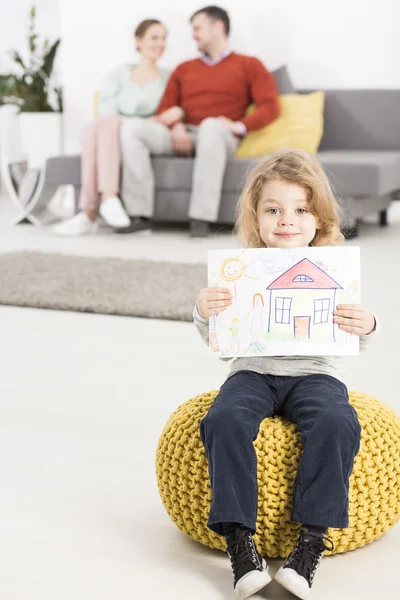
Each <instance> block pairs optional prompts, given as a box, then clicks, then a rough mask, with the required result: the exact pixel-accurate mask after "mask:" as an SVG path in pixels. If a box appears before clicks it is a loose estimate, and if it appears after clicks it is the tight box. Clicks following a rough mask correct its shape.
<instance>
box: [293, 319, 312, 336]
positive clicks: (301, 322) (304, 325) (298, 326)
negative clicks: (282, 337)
mask: <svg viewBox="0 0 400 600" xmlns="http://www.w3.org/2000/svg"><path fill="white" fill-rule="evenodd" d="M310 324H311V317H294V337H295V338H300V337H307V338H309V337H310Z"/></svg>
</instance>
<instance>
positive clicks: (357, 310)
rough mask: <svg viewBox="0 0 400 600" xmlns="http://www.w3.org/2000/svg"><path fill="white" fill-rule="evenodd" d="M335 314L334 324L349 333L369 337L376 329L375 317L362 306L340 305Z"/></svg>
mask: <svg viewBox="0 0 400 600" xmlns="http://www.w3.org/2000/svg"><path fill="white" fill-rule="evenodd" d="M333 314H334V318H333V322H334V323H337V324H338V325H339V328H340V329H342V330H343V331H347V332H348V333H354V334H355V335H368V334H369V333H372V332H373V330H374V329H375V327H376V321H375V317H374V315H373V314H372V313H370V312H369V311H368V310H367V309H366V308H365V306H362V304H339V305H338V306H337V307H336V310H334V311H333Z"/></svg>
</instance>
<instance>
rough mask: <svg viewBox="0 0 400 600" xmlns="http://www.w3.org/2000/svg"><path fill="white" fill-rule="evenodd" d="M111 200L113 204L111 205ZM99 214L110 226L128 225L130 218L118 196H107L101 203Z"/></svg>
mask: <svg viewBox="0 0 400 600" xmlns="http://www.w3.org/2000/svg"><path fill="white" fill-rule="evenodd" d="M110 202H111V203H112V206H111V207H110ZM99 214H100V216H101V217H102V218H103V219H104V221H105V222H106V223H107V225H109V226H110V227H128V225H129V224H130V219H129V217H128V215H127V214H126V212H125V210H124V208H123V206H122V202H121V200H120V199H119V198H118V196H113V197H110V198H107V199H106V200H104V202H102V203H101V204H100V207H99Z"/></svg>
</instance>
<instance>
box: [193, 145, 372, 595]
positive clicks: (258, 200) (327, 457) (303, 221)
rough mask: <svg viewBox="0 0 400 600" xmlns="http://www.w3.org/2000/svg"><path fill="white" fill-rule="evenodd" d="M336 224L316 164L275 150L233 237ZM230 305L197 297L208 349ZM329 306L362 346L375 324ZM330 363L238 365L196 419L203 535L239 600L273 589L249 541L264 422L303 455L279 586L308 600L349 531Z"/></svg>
mask: <svg viewBox="0 0 400 600" xmlns="http://www.w3.org/2000/svg"><path fill="white" fill-rule="evenodd" d="M339 221H340V210H339V206H338V204H337V202H336V200H335V198H334V195H333V192H332V189H331V187H330V185H329V182H328V179H327V177H326V175H325V173H324V171H323V169H322V167H321V166H320V165H319V163H318V162H317V161H316V160H315V159H314V158H312V157H311V156H309V155H308V154H306V153H305V152H301V151H298V150H286V151H283V150H282V151H279V152H277V153H276V154H274V155H273V156H271V157H268V158H267V159H265V160H263V161H261V162H260V163H259V164H258V165H257V166H256V167H255V168H254V169H253V171H252V172H251V174H250V176H249V179H248V182H247V184H246V187H245V189H244V191H243V193H242V196H241V199H240V202H239V206H238V218H237V223H236V231H237V232H238V233H239V235H240V237H241V239H242V241H243V242H244V245H245V247H250V248H265V247H266V248H294V247H305V246H324V245H328V246H329V245H336V244H338V243H339V242H341V241H342V239H343V236H342V235H341V233H340V230H339ZM231 304H232V295H231V294H230V292H229V290H228V289H226V288H215V287H212V288H205V289H203V290H201V291H200V293H199V295H198V298H197V302H196V307H195V311H194V322H195V325H196V327H197V329H198V330H199V332H200V334H201V336H202V338H203V339H204V341H205V342H206V343H208V319H209V318H210V317H211V316H212V315H215V314H217V313H220V312H222V311H224V310H226V308H227V307H228V306H230V305H231ZM334 308H335V310H333V316H332V318H333V321H334V322H335V323H337V324H338V326H339V327H340V328H341V329H342V330H343V331H346V332H348V333H352V334H355V335H358V336H360V338H361V339H360V341H361V346H363V345H365V342H366V337H365V336H367V335H369V334H370V333H372V332H373V331H375V328H376V321H375V317H374V316H373V315H372V314H371V313H370V312H369V311H368V310H367V309H366V308H364V307H363V306H361V305H355V304H346V305H342V306H337V307H334ZM339 363H340V361H339V358H338V357H333V356H262V357H244V358H237V359H235V360H234V361H233V362H232V365H231V369H230V373H229V376H228V379H227V381H225V383H224V384H223V385H222V387H221V389H220V392H219V395H218V396H217V398H216V399H215V401H214V404H213V406H212V407H211V408H210V410H209V411H208V413H207V415H206V416H205V417H204V418H203V420H202V421H201V424H200V435H201V439H202V442H203V444H204V446H205V450H206V455H207V460H208V467H209V475H210V482H211V489H212V504H211V509H210V514H209V520H208V527H209V528H210V529H211V530H212V531H215V532H216V533H218V534H220V535H223V536H224V537H225V538H226V542H227V547H228V554H229V558H230V560H231V565H232V570H233V576H234V589H235V593H236V597H237V598H238V600H244V599H245V598H248V597H249V596H251V595H252V594H254V593H255V592H257V591H258V590H259V589H261V588H262V587H264V586H265V585H267V583H269V582H270V581H271V577H270V575H269V574H268V567H267V565H266V562H265V560H264V559H263V558H262V557H261V556H260V554H259V553H258V551H257V549H256V547H255V544H254V541H253V535H254V533H255V530H256V517H257V502H258V490H257V459H256V453H255V449H254V446H253V442H254V441H255V439H256V437H257V434H258V430H259V426H260V424H261V422H262V420H263V419H265V418H266V417H272V416H274V415H276V414H281V415H283V416H284V417H285V418H286V419H289V420H290V421H293V422H294V423H296V425H297V427H298V429H299V431H300V432H301V441H302V444H303V447H304V450H303V453H302V456H301V460H300V463H299V467H298V473H297V477H296V480H295V484H294V492H293V511H292V515H291V518H292V521H296V522H299V523H301V525H302V527H301V530H300V535H299V538H298V540H297V543H296V545H295V548H294V549H293V552H292V553H291V555H290V556H289V558H288V559H287V560H286V562H285V563H284V565H283V566H282V567H281V568H280V569H279V571H278V572H277V574H276V580H277V581H278V582H279V583H280V584H281V585H283V586H284V587H285V588H286V589H288V590H289V591H291V592H292V593H293V594H295V595H296V596H298V597H299V598H302V599H303V600H305V599H306V598H307V597H308V595H309V593H310V591H311V586H312V583H313V579H314V575H315V571H316V569H317V567H318V565H319V562H320V560H321V558H322V556H323V554H324V551H325V550H328V549H329V550H332V549H333V543H332V542H331V540H329V539H328V538H327V537H326V533H327V529H328V527H335V528H342V527H348V489H349V476H350V473H351V471H352V467H353V462H354V457H355V456H356V454H357V452H358V450H359V444H360V432H361V428H360V425H359V422H358V419H357V414H356V411H355V410H354V409H353V408H352V407H351V405H350V403H349V398H348V392H347V388H346V386H345V385H344V383H343V382H342V372H341V369H340V364H339Z"/></svg>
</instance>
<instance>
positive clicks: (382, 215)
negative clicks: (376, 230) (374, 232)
mask: <svg viewBox="0 0 400 600" xmlns="http://www.w3.org/2000/svg"><path fill="white" fill-rule="evenodd" d="M379 225H380V226H381V227H387V226H388V225H389V221H388V211H387V209H386V210H381V211H380V212H379Z"/></svg>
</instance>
